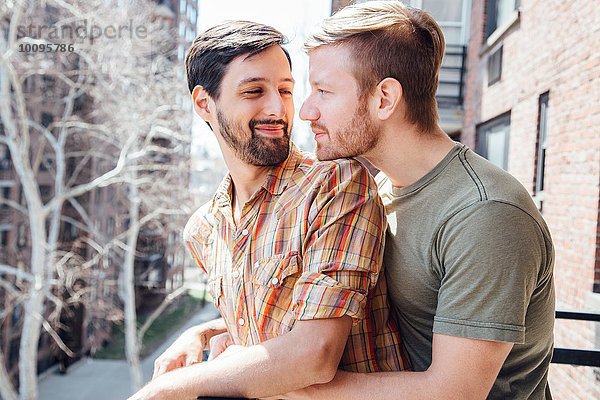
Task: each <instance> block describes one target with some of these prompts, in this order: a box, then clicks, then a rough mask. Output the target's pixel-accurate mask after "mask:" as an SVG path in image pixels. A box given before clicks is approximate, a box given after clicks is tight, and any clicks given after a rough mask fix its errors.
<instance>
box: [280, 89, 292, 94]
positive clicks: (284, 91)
mask: <svg viewBox="0 0 600 400" xmlns="http://www.w3.org/2000/svg"><path fill="white" fill-rule="evenodd" d="M279 93H282V94H292V91H291V90H289V89H281V90H280V91H279Z"/></svg>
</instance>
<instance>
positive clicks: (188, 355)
mask: <svg viewBox="0 0 600 400" xmlns="http://www.w3.org/2000/svg"><path fill="white" fill-rule="evenodd" d="M222 332H226V328H225V322H224V321H223V319H222V318H219V319H216V320H213V321H209V322H207V323H204V324H201V325H198V326H195V327H192V328H190V329H188V330H187V331H185V332H184V333H183V334H182V335H181V336H180V337H179V338H177V340H176V341H175V342H174V343H173V344H172V345H171V346H170V347H169V348H168V349H167V350H165V352H164V353H162V354H161V355H160V356H159V357H158V358H157V359H156V361H155V362H154V373H153V375H152V379H155V378H157V377H159V376H160V375H162V374H164V373H165V372H169V371H172V370H174V369H177V368H181V367H186V366H189V365H192V364H196V363H199V362H201V361H202V352H203V351H204V349H205V348H206V347H207V345H208V344H209V341H210V340H211V339H212V337H213V336H215V335H218V334H221V333H222ZM223 350H224V349H223ZM221 351H222V350H221Z"/></svg>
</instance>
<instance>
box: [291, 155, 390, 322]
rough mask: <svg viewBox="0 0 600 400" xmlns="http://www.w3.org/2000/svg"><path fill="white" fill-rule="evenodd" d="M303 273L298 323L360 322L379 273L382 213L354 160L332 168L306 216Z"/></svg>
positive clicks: (365, 174)
mask: <svg viewBox="0 0 600 400" xmlns="http://www.w3.org/2000/svg"><path fill="white" fill-rule="evenodd" d="M308 224H309V229H308V232H307V237H306V240H305V241H304V243H305V244H304V250H303V260H302V263H303V273H302V275H301V276H300V278H299V279H298V281H297V282H296V284H295V286H294V299H293V300H294V310H295V317H296V319H299V320H310V319H322V318H337V317H342V316H344V315H348V316H350V317H351V318H352V319H353V322H354V324H356V323H358V321H359V320H360V319H362V318H364V313H365V304H366V301H367V299H366V297H367V294H368V292H369V290H370V289H371V288H373V287H374V286H375V284H376V282H377V278H378V275H379V272H380V270H381V264H382V257H383V244H384V234H385V229H384V228H385V212H384V208H383V205H382V203H381V200H380V198H379V196H378V194H377V187H376V185H375V182H374V180H373V178H372V177H371V175H370V174H369V173H368V171H367V170H366V168H364V167H363V166H362V165H361V164H359V163H358V162H357V161H347V160H346V161H342V162H340V163H336V164H335V168H333V169H332V170H331V171H330V173H329V174H327V175H326V177H325V179H323V181H322V182H320V183H319V187H318V190H317V192H316V194H315V196H314V198H313V202H312V206H311V209H310V212H309V216H308Z"/></svg>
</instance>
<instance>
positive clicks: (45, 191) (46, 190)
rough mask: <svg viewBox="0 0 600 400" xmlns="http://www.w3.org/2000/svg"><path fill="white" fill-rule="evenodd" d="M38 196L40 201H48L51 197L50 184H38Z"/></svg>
mask: <svg viewBox="0 0 600 400" xmlns="http://www.w3.org/2000/svg"><path fill="white" fill-rule="evenodd" d="M40 196H41V198H42V203H44V204H46V203H48V202H49V201H50V199H51V198H52V186H50V185H40Z"/></svg>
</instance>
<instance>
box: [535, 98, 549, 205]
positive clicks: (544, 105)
mask: <svg viewBox="0 0 600 400" xmlns="http://www.w3.org/2000/svg"><path fill="white" fill-rule="evenodd" d="M549 97H550V96H549V93H548V92H546V93H544V94H542V95H541V96H540V98H539V101H538V103H539V106H538V128H537V148H536V151H535V175H534V177H533V195H534V198H535V200H536V203H537V205H538V208H539V209H540V211H542V203H543V192H544V172H545V169H546V147H547V146H548V99H549Z"/></svg>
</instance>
